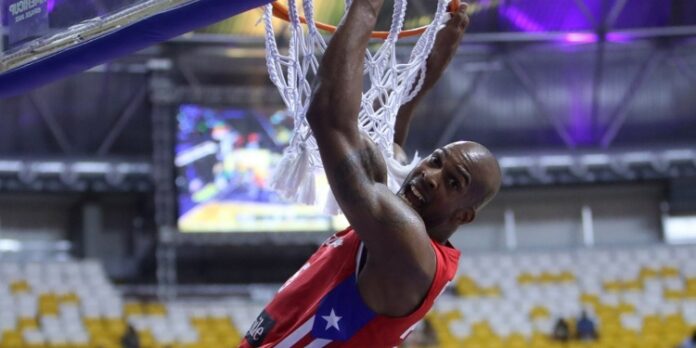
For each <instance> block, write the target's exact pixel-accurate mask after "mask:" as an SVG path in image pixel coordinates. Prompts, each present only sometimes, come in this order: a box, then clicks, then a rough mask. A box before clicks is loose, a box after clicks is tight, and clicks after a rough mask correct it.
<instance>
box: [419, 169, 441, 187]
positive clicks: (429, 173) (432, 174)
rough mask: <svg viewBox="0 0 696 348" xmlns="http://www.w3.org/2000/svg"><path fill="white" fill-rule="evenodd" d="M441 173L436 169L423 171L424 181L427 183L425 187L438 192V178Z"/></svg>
mask: <svg viewBox="0 0 696 348" xmlns="http://www.w3.org/2000/svg"><path fill="white" fill-rule="evenodd" d="M439 173H440V171H439V170H434V169H429V170H425V171H423V181H424V182H425V185H426V186H428V188H429V189H431V190H433V191H434V190H437V187H438V180H437V177H438V175H440V174H439Z"/></svg>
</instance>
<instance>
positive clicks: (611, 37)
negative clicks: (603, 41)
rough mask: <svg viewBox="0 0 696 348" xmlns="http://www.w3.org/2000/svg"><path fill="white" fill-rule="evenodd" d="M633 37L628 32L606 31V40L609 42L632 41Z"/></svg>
mask: <svg viewBox="0 0 696 348" xmlns="http://www.w3.org/2000/svg"><path fill="white" fill-rule="evenodd" d="M634 40H635V38H634V37H633V36H632V35H631V34H628V33H608V34H607V41H609V42H632V41H634Z"/></svg>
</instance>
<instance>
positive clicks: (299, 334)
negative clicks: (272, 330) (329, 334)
mask: <svg viewBox="0 0 696 348" xmlns="http://www.w3.org/2000/svg"><path fill="white" fill-rule="evenodd" d="M312 326H314V316H313V315H312V316H311V317H310V318H309V319H307V321H305V322H304V324H302V325H300V327H298V328H297V329H296V330H295V331H293V332H292V333H290V334H289V335H288V336H287V337H285V338H284V339H283V340H282V341H280V343H278V345H276V348H290V347H292V346H293V345H294V344H295V343H297V342H298V341H299V340H301V339H302V338H303V337H305V335H307V334H308V333H309V332H310V331H312Z"/></svg>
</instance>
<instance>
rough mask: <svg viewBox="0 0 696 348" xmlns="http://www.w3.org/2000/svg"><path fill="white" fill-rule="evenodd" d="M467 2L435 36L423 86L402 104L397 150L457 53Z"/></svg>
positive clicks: (395, 133) (396, 135)
mask: <svg viewBox="0 0 696 348" xmlns="http://www.w3.org/2000/svg"><path fill="white" fill-rule="evenodd" d="M466 10H467V4H466V3H464V2H462V3H461V5H460V6H459V9H458V10H457V12H455V13H452V18H450V20H449V21H447V23H446V24H445V27H444V28H442V29H441V30H440V31H439V32H438V33H437V37H436V38H435V44H434V45H433V49H432V51H431V52H430V56H428V60H427V62H426V73H425V80H424V81H423V86H422V88H421V89H420V91H419V92H418V94H416V96H415V97H414V98H413V99H411V101H409V102H408V103H406V104H404V105H402V106H401V108H400V109H399V113H398V114H397V116H396V127H395V131H394V144H395V145H398V148H397V147H396V146H395V150H396V151H397V152H400V151H401V148H402V147H403V146H404V144H405V143H406V137H407V136H408V129H409V125H410V123H411V118H412V117H413V112H414V111H415V109H416V107H417V106H418V104H419V103H420V101H421V100H422V99H423V97H424V96H425V95H426V94H427V93H428V92H429V91H430V90H431V89H432V88H433V86H435V83H436V82H437V81H438V80H439V79H440V77H441V76H442V73H443V72H444V71H445V69H446V68H447V66H448V65H449V63H450V62H451V61H452V58H453V57H454V55H455V54H456V53H457V48H459V43H460V42H461V40H462V37H463V36H464V32H465V31H466V28H467V27H468V26H469V17H468V16H467V14H466Z"/></svg>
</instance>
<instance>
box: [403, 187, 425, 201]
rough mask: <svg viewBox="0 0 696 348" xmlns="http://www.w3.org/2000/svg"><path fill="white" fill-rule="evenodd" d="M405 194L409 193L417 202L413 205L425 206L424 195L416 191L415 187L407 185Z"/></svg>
mask: <svg viewBox="0 0 696 348" xmlns="http://www.w3.org/2000/svg"><path fill="white" fill-rule="evenodd" d="M407 192H410V193H411V195H412V196H413V197H414V198H415V199H416V201H417V202H414V203H418V204H425V195H424V194H423V193H422V192H421V191H419V190H418V188H417V187H416V185H414V184H409V185H408V190H407Z"/></svg>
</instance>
